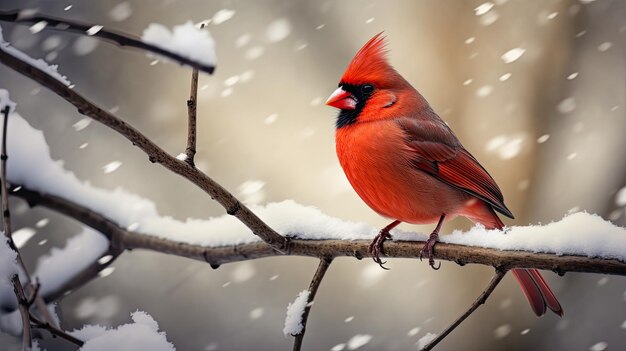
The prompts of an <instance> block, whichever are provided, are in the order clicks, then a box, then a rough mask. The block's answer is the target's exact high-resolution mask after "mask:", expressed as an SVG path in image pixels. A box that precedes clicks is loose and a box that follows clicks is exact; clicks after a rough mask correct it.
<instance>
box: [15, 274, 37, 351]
mask: <svg viewBox="0 0 626 351" xmlns="http://www.w3.org/2000/svg"><path fill="white" fill-rule="evenodd" d="M11 282H12V283H13V291H14V292H15V297H16V298H17V306H18V308H19V310H20V315H21V316H22V348H23V349H24V351H30V349H31V348H32V347H33V337H32V334H31V330H30V322H29V316H30V312H28V301H27V300H26V295H25V294H24V287H23V286H22V283H21V282H20V277H19V276H18V275H17V274H15V275H13V278H12V279H11Z"/></svg>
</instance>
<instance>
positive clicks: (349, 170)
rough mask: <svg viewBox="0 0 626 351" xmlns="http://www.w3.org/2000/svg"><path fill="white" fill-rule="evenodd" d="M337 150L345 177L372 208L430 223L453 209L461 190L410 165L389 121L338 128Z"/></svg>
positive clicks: (399, 135) (401, 136) (396, 128)
mask: <svg viewBox="0 0 626 351" xmlns="http://www.w3.org/2000/svg"><path fill="white" fill-rule="evenodd" d="M335 142H336V148H337V156H338V158H339V163H340V164H341V167H342V168H343V170H344V172H345V174H346V177H347V178H348V181H349V182H350V184H351V185H352V187H353V188H354V190H355V191H356V192H357V194H358V195H359V196H360V197H361V199H362V200H363V201H364V202H365V203H366V204H367V205H368V206H369V207H371V208H372V209H373V210H374V211H376V212H378V213H379V214H381V215H383V216H385V217H388V218H393V219H398V220H400V221H403V222H408V223H415V224H420V223H432V222H435V221H437V220H438V219H439V216H440V215H441V214H442V213H448V214H453V213H454V212H455V211H456V210H457V209H458V208H459V206H460V204H462V203H463V201H465V199H466V196H465V195H464V194H462V192H460V191H459V190H457V189H454V188H452V187H450V186H448V185H446V184H444V183H442V182H441V181H439V180H437V179H435V178H434V177H432V176H430V175H428V174H426V173H424V172H421V171H419V170H417V169H415V168H414V167H413V166H412V161H411V158H412V155H413V152H412V151H411V149H410V148H409V147H408V146H407V144H406V142H405V134H404V132H403V130H402V129H401V128H400V127H399V126H398V125H397V124H396V123H395V122H394V121H393V120H386V121H376V122H369V123H356V124H353V125H349V126H345V127H343V128H339V129H338V130H337V132H336V135H335Z"/></svg>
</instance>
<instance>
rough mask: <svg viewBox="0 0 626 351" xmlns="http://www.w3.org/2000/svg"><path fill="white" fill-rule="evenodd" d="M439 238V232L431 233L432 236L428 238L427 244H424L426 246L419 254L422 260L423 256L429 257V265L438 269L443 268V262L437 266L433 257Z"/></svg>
mask: <svg viewBox="0 0 626 351" xmlns="http://www.w3.org/2000/svg"><path fill="white" fill-rule="evenodd" d="M438 239H439V235H438V234H437V233H435V232H433V233H432V234H430V237H429V238H428V240H426V244H424V247H423V248H422V250H421V251H420V255H419V258H420V261H421V260H422V258H423V257H428V265H429V266H430V267H431V268H432V269H434V270H436V271H437V270H439V268H441V262H439V265H437V266H435V258H434V257H433V248H434V247H435V244H437V240H438Z"/></svg>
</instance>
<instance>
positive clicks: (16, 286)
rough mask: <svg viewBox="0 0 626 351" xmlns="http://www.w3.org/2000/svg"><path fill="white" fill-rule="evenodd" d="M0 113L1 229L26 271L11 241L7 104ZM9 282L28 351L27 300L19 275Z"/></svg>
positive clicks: (30, 337)
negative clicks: (0, 130) (1, 125)
mask: <svg viewBox="0 0 626 351" xmlns="http://www.w3.org/2000/svg"><path fill="white" fill-rule="evenodd" d="M2 114H3V116H4V120H3V130H2V150H1V151H0V160H1V161H0V191H1V192H2V206H1V207H0V208H1V209H2V229H3V230H4V235H5V236H6V237H7V238H8V239H9V240H8V241H9V246H10V247H11V248H12V249H13V250H14V251H15V252H16V253H17V261H18V263H19V265H20V266H22V268H23V269H24V272H27V271H26V267H25V266H24V262H23V261H22V257H21V256H20V252H19V250H18V249H17V246H15V243H14V242H13V237H12V234H13V232H12V231H11V211H9V195H8V192H7V189H8V188H7V159H8V156H7V127H8V124H9V106H5V107H4V108H3V109H2ZM27 274H28V273H27ZM11 283H12V284H13V291H14V292H15V297H16V299H17V305H18V308H19V310H20V314H21V316H22V348H23V349H24V350H26V351H30V349H31V347H32V345H33V339H32V335H31V331H30V322H29V321H28V314H29V312H28V307H29V305H28V300H27V299H26V295H25V294H24V287H23V286H22V282H21V281H20V277H19V275H17V274H15V275H13V277H12V278H11Z"/></svg>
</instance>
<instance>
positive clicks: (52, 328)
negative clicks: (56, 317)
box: [30, 314, 85, 346]
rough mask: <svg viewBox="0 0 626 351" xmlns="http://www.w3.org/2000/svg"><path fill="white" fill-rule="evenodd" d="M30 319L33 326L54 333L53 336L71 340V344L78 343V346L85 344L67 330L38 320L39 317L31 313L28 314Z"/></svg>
mask: <svg viewBox="0 0 626 351" xmlns="http://www.w3.org/2000/svg"><path fill="white" fill-rule="evenodd" d="M30 321H31V322H32V323H33V326H34V327H35V328H39V329H45V330H47V331H49V332H50V334H52V335H54V336H58V337H61V338H63V339H65V340H67V341H69V342H71V343H72V344H75V345H78V346H83V345H84V344H85V342H84V341H82V340H80V339H78V338H76V337H74V336H72V335H70V334H68V333H67V332H65V331H63V330H61V329H59V328H57V327H55V326H54V325H51V324H50V323H49V322H45V321H42V320H40V319H39V318H37V317H35V316H33V315H32V314H31V315H30Z"/></svg>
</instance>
